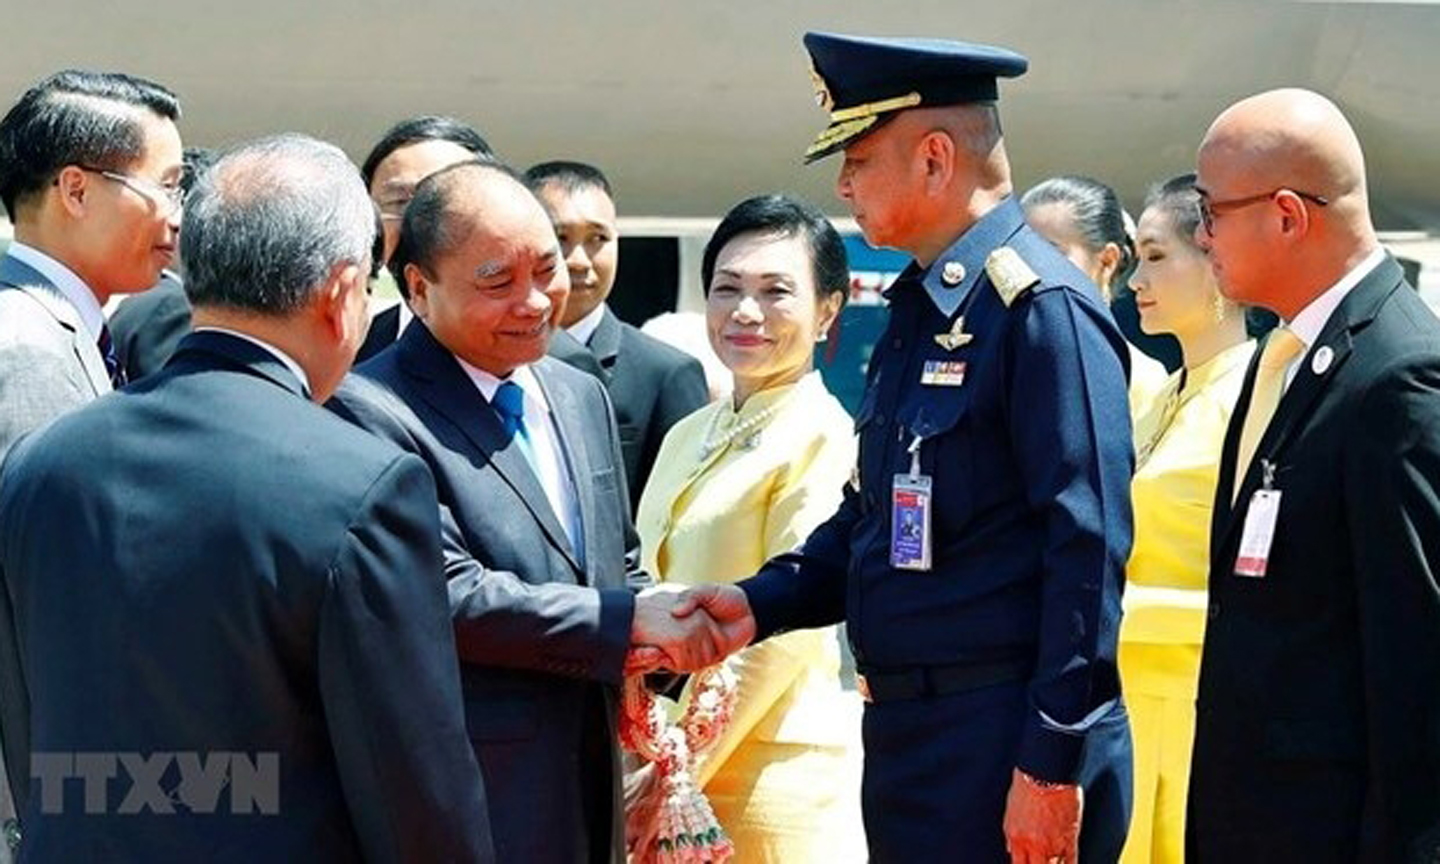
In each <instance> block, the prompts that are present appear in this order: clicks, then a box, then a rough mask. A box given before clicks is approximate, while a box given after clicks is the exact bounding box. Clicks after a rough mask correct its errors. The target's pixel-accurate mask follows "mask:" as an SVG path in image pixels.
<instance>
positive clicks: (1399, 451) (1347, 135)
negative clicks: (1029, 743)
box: [1186, 90, 1440, 864]
mask: <svg viewBox="0 0 1440 864" xmlns="http://www.w3.org/2000/svg"><path fill="white" fill-rule="evenodd" d="M1198 168H1199V170H1198V178H1199V182H1198V188H1199V192H1200V195H1201V216H1202V222H1201V226H1200V228H1199V229H1197V232H1196V238H1197V240H1199V241H1200V242H1201V244H1202V245H1203V247H1204V248H1205V249H1206V250H1207V251H1208V253H1209V255H1210V259H1211V262H1212V264H1213V266H1214V269H1215V271H1216V274H1217V276H1218V277H1219V280H1220V287H1221V290H1223V291H1224V292H1225V294H1226V295H1227V296H1229V297H1230V298H1231V299H1233V300H1236V301H1238V302H1240V303H1244V304H1247V305H1251V304H1253V305H1256V306H1261V307H1264V308H1266V309H1270V310H1272V311H1274V312H1275V313H1276V314H1278V315H1279V316H1280V318H1281V320H1282V322H1283V324H1284V326H1282V327H1280V328H1278V329H1276V330H1274V331H1273V332H1272V333H1271V334H1270V336H1269V337H1268V339H1267V341H1266V342H1265V345H1264V346H1263V347H1262V348H1261V350H1260V351H1259V352H1258V353H1257V357H1256V359H1255V360H1254V361H1252V364H1251V368H1250V370H1249V372H1248V373H1247V377H1246V381H1245V385H1244V388H1243V389H1242V390H1241V393H1240V399H1239V402H1238V403H1237V404H1236V406H1235V413H1234V416H1233V418H1232V419H1231V422H1230V429H1229V433H1228V434H1227V436H1226V439H1225V446H1224V449H1223V450H1222V451H1221V452H1222V455H1221V462H1220V474H1219V483H1218V488H1217V489H1216V499H1215V511H1214V516H1213V520H1212V525H1211V538H1210V615H1209V618H1210V620H1209V622H1208V625H1207V628H1206V632H1205V646H1204V653H1203V658H1202V662H1201V670H1200V687H1199V698H1198V700H1197V703H1196V709H1197V710H1196V735H1195V753H1194V759H1193V760H1192V764H1193V769H1192V773H1191V780H1190V796H1189V816H1188V819H1187V823H1186V828H1187V847H1188V850H1187V855H1186V860H1188V861H1193V862H1198V864H1211V862H1220V864H1239V862H1249V861H1306V862H1328V861H1334V862H1355V861H1364V862H1402V861H1403V862H1412V861H1427V862H1428V861H1437V860H1440V686H1437V682H1440V582H1437V573H1440V321H1437V319H1436V318H1435V316H1434V314H1432V313H1431V311H1430V310H1429V309H1428V308H1427V307H1426V306H1425V304H1424V302H1422V301H1421V300H1420V298H1419V296H1418V295H1417V294H1416V292H1415V290H1414V289H1413V288H1411V286H1410V285H1408V284H1407V283H1406V281H1405V276H1404V273H1403V272H1402V270H1401V268H1400V265H1399V264H1397V263H1396V262H1395V260H1394V259H1393V258H1391V257H1390V256H1389V255H1387V254H1386V253H1385V251H1384V249H1383V248H1382V247H1381V245H1380V242H1379V240H1378V239H1377V238H1376V236H1375V230H1374V227H1373V226H1372V224H1371V221H1370V213H1369V202H1368V197H1367V186H1366V176H1365V159H1364V155H1363V153H1362V151H1361V148H1360V142H1359V140H1358V139H1357V137H1356V135H1355V132H1354V131H1353V130H1352V129H1351V127H1350V124H1349V123H1348V122H1347V121H1346V119H1345V117H1344V116H1343V115H1342V114H1341V113H1340V111H1339V109H1338V108H1336V106H1335V105H1334V104H1333V103H1331V102H1330V101H1329V100H1328V99H1326V98H1324V97H1322V96H1320V95H1318V94H1316V93H1311V92H1308V91H1304V90H1275V91H1271V92H1268V93H1262V94H1260V95H1258V96H1253V97H1251V98H1249V99H1245V100H1242V101H1241V102H1238V103H1236V104H1235V105H1233V106H1231V107H1230V108H1228V109H1226V111H1225V112H1224V113H1222V114H1221V115H1220V117H1219V118H1218V119H1216V121H1215V122H1214V123H1213V124H1212V125H1211V127H1210V130H1209V132H1208V133H1207V134H1206V136H1205V140H1204V143H1203V144H1202V145H1201V147H1200V153H1199V162H1198Z"/></svg>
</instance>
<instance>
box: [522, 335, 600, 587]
mask: <svg viewBox="0 0 1440 864" xmlns="http://www.w3.org/2000/svg"><path fill="white" fill-rule="evenodd" d="M555 362H559V361H555ZM552 368H553V367H552V366H551V365H550V361H549V360H544V359H542V360H540V361H539V362H538V363H536V364H535V365H534V366H532V367H531V369H532V370H533V371H534V372H535V380H537V381H539V382H540V389H541V390H543V391H544V392H545V401H546V403H548V404H549V406H550V417H551V418H552V419H553V420H554V421H555V423H554V426H555V430H556V436H557V438H558V440H559V443H560V452H561V455H562V458H563V459H564V460H565V464H563V465H562V466H561V468H562V470H567V471H569V472H570V485H571V486H572V487H573V488H574V490H575V500H576V503H577V505H578V506H579V508H580V532H581V536H582V537H583V538H584V542H585V550H586V553H587V554H586V556H585V557H586V565H585V566H584V567H581V566H580V564H579V562H577V561H576V560H575V557H576V556H575V553H574V550H572V549H571V547H570V545H569V544H568V543H567V544H566V545H565V550H566V554H567V555H569V556H570V560H571V563H573V564H575V569H576V570H578V571H580V572H581V573H583V574H584V575H585V579H586V581H587V582H592V581H593V580H591V579H590V574H589V572H588V571H589V560H590V559H591V554H590V553H592V552H593V551H594V550H596V549H598V548H600V546H598V545H597V544H598V543H599V542H600V540H599V538H598V537H597V536H596V531H597V530H598V529H597V525H598V524H599V519H598V517H599V507H600V506H601V502H599V501H597V500H595V488H594V487H595V484H593V483H591V482H590V478H591V476H592V475H593V473H594V466H592V465H591V464H590V457H589V454H588V453H587V452H586V449H585V444H584V442H585V430H584V429H583V428H582V427H581V426H580V418H582V417H583V416H585V411H584V407H583V406H581V405H580V402H579V399H578V398H576V394H575V392H574V391H573V390H571V389H570V388H569V387H567V386H565V384H564V383H563V382H561V381H558V380H556V379H554V378H552V377H551V369H552ZM562 536H563V535H562Z"/></svg>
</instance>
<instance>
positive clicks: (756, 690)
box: [636, 195, 866, 862]
mask: <svg viewBox="0 0 1440 864" xmlns="http://www.w3.org/2000/svg"><path fill="white" fill-rule="evenodd" d="M702 275H703V285H704V289H705V296H706V326H707V330H708V333H709V337H710V343H711V345H712V346H713V347H714V349H715V352H716V354H718V355H719V357H720V359H721V360H722V361H723V362H724V364H725V366H726V367H727V368H728V369H729V370H730V374H731V376H732V377H733V379H734V388H733V393H732V395H731V396H730V397H729V398H726V399H722V400H719V401H717V402H715V403H712V404H710V405H708V406H706V407H704V408H702V409H700V410H699V411H697V412H696V413H694V414H692V415H690V416H689V417H687V418H685V419H684V420H681V421H680V422H679V423H677V424H676V425H675V426H674V427H673V428H672V429H671V430H670V432H669V434H667V435H666V436H665V441H664V443H663V444H662V445H661V447H660V453H659V456H658V457H657V458H656V462H655V470H654V473H653V474H651V476H650V480H649V482H648V484H647V485H646V487H645V491H644V494H643V495H642V496H641V499H640V508H639V513H638V516H637V519H636V522H637V527H638V529H639V532H640V537H641V540H642V546H643V549H644V553H645V565H646V569H647V570H648V571H649V572H650V573H651V574H653V575H654V576H655V578H656V579H657V580H658V581H661V582H667V583H672V584H678V585H696V584H702V583H707V582H733V581H736V580H738V579H742V578H744V577H747V576H751V575H753V574H754V573H755V572H756V571H757V570H758V569H759V568H760V566H761V565H762V564H764V563H765V561H766V560H768V559H769V558H771V557H773V556H775V555H778V554H780V553H782V552H786V551H789V550H791V549H793V548H795V547H796V546H798V545H799V544H800V543H801V542H802V541H804V539H805V538H806V537H807V536H808V535H809V534H810V532H811V530H813V529H814V528H815V527H816V526H817V525H819V524H820V523H821V522H823V521H824V520H825V519H827V518H828V517H829V516H830V515H831V514H833V513H834V512H835V509H836V507H837V506H838V505H839V503H840V498H841V491H842V488H843V487H844V484H845V482H846V481H847V479H848V478H849V476H850V473H851V471H852V469H853V468H854V465H855V458H856V453H855V439H854V433H853V423H852V421H851V419H850V417H849V415H847V414H846V413H845V410H844V408H842V407H841V405H840V403H839V402H838V401H837V400H836V399H835V397H834V396H832V395H831V394H830V393H829V392H828V391H827V390H826V389H825V385H824V384H823V383H822V382H821V380H820V373H818V372H816V371H814V369H813V362H812V358H813V356H814V349H815V343H816V342H818V341H820V340H822V339H823V338H824V336H825V333H826V331H827V330H828V329H829V328H830V325H831V324H832V323H833V322H834V321H835V319H836V317H837V316H838V315H839V313H840V309H841V307H842V306H843V304H844V302H845V298H846V296H847V294H848V292H849V289H850V272H849V267H848V264H847V261H846V257H845V247H844V244H843V243H842V241H841V239H840V236H839V235H838V234H837V233H836V231H835V229H834V228H833V227H832V226H831V225H830V223H829V221H828V220H826V218H825V217H824V216H823V215H822V214H821V213H820V212H819V211H818V210H816V209H815V208H813V207H811V206H810V205H808V204H804V203H802V202H799V201H796V200H794V199H791V198H787V197H784V196H778V195H770V196H763V197H758V198H751V199H749V200H747V201H744V202H742V203H740V204H738V205H736V206H735V208H734V209H732V210H731V211H730V212H729V213H728V214H726V216H725V218H724V220H723V221H722V222H721V223H720V225H719V227H718V228H717V229H716V230H715V234H714V236H713V237H711V239H710V242H709V244H708V245H707V246H706V248H705V254H704V258H703V262H702ZM726 662H727V663H728V664H729V665H730V667H731V669H732V671H734V672H735V673H736V674H737V677H738V694H739V698H738V700H737V702H736V707H735V712H734V716H733V719H732V720H731V723H730V726H729V728H728V729H727V730H726V731H725V733H724V734H723V735H722V736H721V738H720V739H719V741H718V742H717V744H716V745H715V746H714V748H713V749H711V750H710V751H709V752H708V753H706V754H705V755H704V756H703V757H702V759H701V761H700V763H699V765H698V766H697V767H696V770H695V780H696V783H697V785H698V786H700V787H701V788H702V789H703V790H704V792H705V794H706V796H707V797H708V798H709V799H710V802H711V805H712V806H713V807H714V810H715V815H716V817H717V819H718V820H719V822H720V825H721V826H722V827H723V828H724V829H725V830H726V832H727V833H728V834H729V835H730V837H731V839H732V840H733V841H734V844H735V849H736V853H737V854H736V860H737V861H744V862H751V861H758V862H797V861H827V862H830V861H841V862H844V861H863V860H865V856H866V844H865V837H864V831H863V828H862V826H861V821H860V809H859V805H860V789H859V780H860V772H859V766H860V742H859V717H860V710H861V706H860V700H859V697H858V696H856V694H854V693H853V692H843V691H842V688H841V685H840V677H839V674H840V670H839V643H838V640H837V636H836V631H835V628H827V629H823V630H808V631H797V632H794V633H789V634H786V635H784V636H780V637H777V638H773V639H769V640H766V641H765V642H764V643H762V644H760V645H756V646H752V647H750V648H746V649H745V650H743V651H741V652H740V653H738V654H736V655H735V656H734V657H732V658H731V659H730V660H728V661H726ZM684 698H688V693H687V694H686V697H682V700H683V699H684Z"/></svg>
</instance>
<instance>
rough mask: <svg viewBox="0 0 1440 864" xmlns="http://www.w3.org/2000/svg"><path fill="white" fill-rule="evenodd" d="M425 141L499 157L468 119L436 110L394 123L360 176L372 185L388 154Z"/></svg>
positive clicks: (367, 161)
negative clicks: (464, 119) (461, 119)
mask: <svg viewBox="0 0 1440 864" xmlns="http://www.w3.org/2000/svg"><path fill="white" fill-rule="evenodd" d="M422 141H449V142H451V143H452V144H458V145H460V146H461V147H464V148H465V149H466V150H469V151H470V152H471V153H473V154H475V157H476V158H477V159H494V158H495V151H494V150H492V149H491V148H490V144H489V143H488V142H487V141H486V140H485V139H484V138H483V137H482V136H481V135H480V133H479V132H477V131H476V130H475V127H473V126H471V125H469V124H468V123H464V122H462V121H460V120H456V119H455V118H454V117H441V116H439V115H436V114H425V115H423V116H420V117H411V118H410V119H408V120H401V121H400V122H399V123H396V124H395V125H394V126H391V127H390V129H389V131H387V132H386V133H385V135H384V136H383V137H382V138H381V139H380V141H379V143H377V144H376V145H375V146H374V147H372V148H371V149H370V155H369V156H366V157H365V162H364V164H362V165H361V166H360V176H361V178H363V179H364V180H365V188H366V189H369V188H370V181H371V180H374V179H375V170H376V169H377V168H379V167H380V163H381V162H384V161H385V159H386V157H388V156H389V155H390V154H391V153H394V152H395V151H396V150H399V149H400V148H401V147H408V146H410V145H411V144H418V143H420V142H422Z"/></svg>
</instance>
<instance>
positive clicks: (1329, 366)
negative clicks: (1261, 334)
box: [1215, 257, 1404, 549]
mask: <svg viewBox="0 0 1440 864" xmlns="http://www.w3.org/2000/svg"><path fill="white" fill-rule="evenodd" d="M1403 284H1404V271H1402V270H1401V269H1400V265H1399V264H1396V263H1395V261H1394V259H1392V258H1388V257H1387V258H1386V259H1385V260H1384V261H1382V262H1381V263H1380V264H1379V265H1378V266H1376V268H1375V269H1374V270H1373V271H1372V272H1371V273H1370V274H1369V275H1368V276H1366V277H1365V278H1364V279H1362V280H1361V281H1360V284H1358V285H1356V286H1355V288H1354V289H1353V290H1351V292H1350V293H1349V294H1348V295H1346V297H1345V299H1344V300H1342V301H1341V302H1340V305H1339V306H1337V307H1336V308H1335V312H1334V313H1333V314H1331V316H1330V320H1329V321H1327V322H1326V323H1325V327H1324V329H1322V330H1321V331H1320V336H1319V338H1317V339H1316V340H1315V344H1314V345H1311V346H1310V350H1308V351H1306V352H1305V355H1304V356H1303V357H1302V358H1301V359H1300V361H1299V365H1298V366H1297V367H1296V369H1295V377H1294V379H1293V380H1292V381H1291V382H1290V386H1289V387H1287V388H1286V389H1285V395H1284V396H1282V397H1281V399H1280V404H1279V405H1278V406H1276V409H1275V416H1274V417H1272V418H1271V420H1270V425H1269V426H1267V427H1266V429H1265V434H1264V435H1262V436H1261V438H1260V442H1259V444H1258V445H1257V446H1256V448H1255V457H1254V458H1253V459H1252V460H1251V461H1250V466H1249V470H1248V471H1247V472H1246V474H1245V477H1244V481H1243V482H1242V484H1241V486H1240V491H1239V492H1238V494H1236V495H1235V498H1234V504H1233V505H1232V504H1231V503H1230V501H1229V500H1228V496H1227V495H1225V490H1228V489H1232V488H1234V483H1233V480H1232V479H1231V478H1233V477H1234V471H1235V450H1236V449H1237V448H1238V446H1239V429H1240V428H1241V427H1242V426H1243V425H1244V419H1245V415H1244V413H1242V411H1248V410H1249V406H1250V396H1251V393H1252V392H1253V389H1254V385H1255V369H1256V366H1257V365H1258V363H1259V359H1260V355H1261V353H1262V351H1263V347H1262V348H1260V349H1257V350H1256V351H1255V357H1254V359H1253V360H1252V361H1251V368H1250V371H1249V372H1248V373H1247V374H1246V379H1245V387H1244V389H1243V390H1242V391H1241V397H1240V404H1237V405H1236V409H1235V414H1234V415H1233V416H1234V420H1233V422H1232V423H1231V428H1230V433H1232V434H1227V435H1226V439H1225V451H1224V458H1223V459H1222V462H1221V471H1220V474H1221V477H1220V484H1221V485H1220V486H1219V487H1218V491H1219V492H1220V494H1219V495H1217V499H1218V498H1225V499H1226V501H1225V507H1226V519H1225V521H1224V523H1223V524H1224V532H1223V534H1222V535H1221V543H1220V544H1219V545H1218V546H1216V547H1215V548H1217V549H1224V548H1226V544H1227V543H1228V542H1229V540H1230V539H1231V534H1233V532H1234V531H1235V530H1237V529H1238V527H1239V525H1240V524H1241V521H1240V519H1237V518H1235V517H1237V516H1243V514H1244V512H1245V507H1244V506H1242V505H1241V503H1240V502H1242V501H1248V500H1249V499H1250V496H1251V495H1253V494H1255V490H1256V489H1257V488H1258V487H1259V486H1260V483H1261V479H1262V476H1263V472H1262V470H1261V466H1260V463H1261V461H1262V459H1269V460H1270V461H1271V462H1277V461H1279V460H1280V458H1281V457H1282V456H1283V454H1284V452H1285V450H1286V448H1287V447H1289V445H1290V444H1291V443H1292V442H1293V441H1294V439H1295V436H1296V435H1297V434H1298V433H1299V431H1300V429H1301V428H1303V426H1304V424H1305V421H1306V420H1307V419H1308V418H1309V417H1310V416H1311V415H1312V414H1314V412H1315V409H1316V407H1318V406H1319V405H1320V404H1321V403H1322V402H1323V399H1324V397H1325V396H1327V395H1329V393H1330V392H1332V391H1331V390H1330V389H1329V385H1330V382H1331V381H1332V380H1334V378H1335V376H1336V375H1337V374H1338V373H1339V371H1340V370H1341V369H1342V368H1343V367H1344V366H1345V362H1346V361H1347V360H1349V359H1350V355H1351V353H1352V352H1353V351H1354V347H1355V334H1356V333H1357V332H1358V331H1359V330H1361V329H1363V328H1364V327H1365V325H1367V324H1369V323H1370V322H1371V321H1373V320H1374V319H1375V316H1376V315H1377V314H1379V312H1380V308H1381V307H1382V306H1383V305H1384V304H1385V301H1386V300H1388V299H1389V298H1390V295H1391V294H1393V293H1394V292H1395V291H1396V290H1397V289H1399V288H1400V287H1402V286H1403ZM1322 351H1324V352H1327V353H1329V354H1330V355H1331V356H1330V359H1329V361H1328V362H1326V363H1324V364H1318V367H1317V363H1316V361H1315V357H1316V356H1317V355H1318V354H1320V353H1321V352H1322ZM1317 368H1318V371H1317ZM1232 439H1233V440H1232ZM1227 466H1228V470H1227ZM1218 509H1219V507H1218V506H1217V510H1218ZM1216 524H1221V523H1219V522H1217V523H1216Z"/></svg>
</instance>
